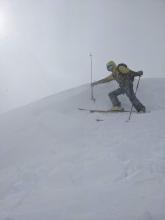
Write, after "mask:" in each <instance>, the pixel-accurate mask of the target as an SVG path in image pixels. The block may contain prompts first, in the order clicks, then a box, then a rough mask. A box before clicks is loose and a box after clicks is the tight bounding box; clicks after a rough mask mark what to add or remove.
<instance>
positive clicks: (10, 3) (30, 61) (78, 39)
mask: <svg viewBox="0 0 165 220" xmlns="http://www.w3.org/2000/svg"><path fill="white" fill-rule="evenodd" d="M164 21H165V1H164V0H83V1H80V0H0V112H3V111H7V110H9V109H12V108H14V107H17V106H20V105H24V104H27V103H30V102H32V101H35V100H37V99H40V98H41V97H45V96H48V95H50V94H53V93H56V92H59V91H62V90H65V89H68V88H72V87H75V86H79V85H81V84H84V83H88V82H89V81H90V59H89V53H90V52H91V53H92V54H93V60H94V66H93V67H94V79H100V78H103V77H105V76H107V74H108V73H107V71H106V68H105V64H106V62H107V61H109V60H111V59H112V60H115V61H116V62H117V63H119V62H124V63H126V64H127V65H128V66H129V67H130V68H132V69H134V70H143V71H144V75H145V77H164V74H165V72H164V70H165V62H164V57H165V44H164V39H165V30H164Z"/></svg>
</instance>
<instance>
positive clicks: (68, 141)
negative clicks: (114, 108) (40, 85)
mask: <svg viewBox="0 0 165 220" xmlns="http://www.w3.org/2000/svg"><path fill="white" fill-rule="evenodd" d="M156 82H157V83H159V87H158V86H157V84H156V83H155V80H152V79H145V80H144V81H142V83H141V86H140V88H139V93H138V96H139V97H140V99H141V100H143V99H144V100H143V101H144V103H146V105H147V108H148V109H150V110H151V113H147V114H132V118H131V121H130V122H128V123H126V120H127V118H128V114H127V113H124V114H123V113H121V114H120V113H118V114H111V113H110V114H100V113H93V114H91V113H89V112H85V111H84V112H83V111H79V110H78V107H89V108H90V107H94V108H100V106H101V107H102V108H104V109H106V108H110V102H109V99H108V98H107V94H108V92H109V90H110V88H111V87H109V85H107V86H99V87H97V88H95V89H94V94H95V96H96V103H92V102H91V101H90V99H89V98H90V97H89V94H90V88H89V86H88V85H86V86H82V87H80V88H75V89H72V90H69V91H66V92H64V93H60V94H58V95H55V96H51V97H48V98H45V99H43V100H41V101H39V102H36V103H33V104H31V105H28V106H25V107H23V108H20V109H16V110H13V111H11V112H8V113H6V114H3V115H1V116H0V152H1V153H0V220H27V219H30V220H45V219H47V220H54V219H56V220H77V219H78V220H100V219H104V220H109V219H113V220H123V219H127V220H132V219H134V220H164V219H165V210H164V203H165V190H164V185H165V156H164V155H165V132H164V130H165V97H162V96H161V97H160V94H161V93H162V92H163V91H164V89H165V88H164V87H165V79H163V80H160V79H156ZM115 86H116V85H115V83H114V84H113V86H112V88H111V89H113V88H114V87H115ZM149 91H150V93H149ZM121 100H122V102H123V101H124V107H125V108H127V109H129V108H130V104H129V102H128V101H127V99H126V98H125V97H121ZM96 119H103V120H104V121H101V122H97V121H96Z"/></svg>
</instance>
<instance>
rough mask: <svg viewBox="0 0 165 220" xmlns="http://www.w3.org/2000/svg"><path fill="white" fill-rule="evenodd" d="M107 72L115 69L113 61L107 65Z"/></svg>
mask: <svg viewBox="0 0 165 220" xmlns="http://www.w3.org/2000/svg"><path fill="white" fill-rule="evenodd" d="M106 65H107V70H108V71H112V70H113V69H114V68H115V67H116V63H115V62H114V61H112V60H111V61H109V62H108V63H107V64H106Z"/></svg>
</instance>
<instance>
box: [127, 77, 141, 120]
mask: <svg viewBox="0 0 165 220" xmlns="http://www.w3.org/2000/svg"><path fill="white" fill-rule="evenodd" d="M139 83H140V76H139V79H138V82H137V85H136V90H135V95H136V93H137V90H138V87H139ZM132 110H133V104H132V106H131V110H130V113H129V117H128V120H127V122H128V121H130V119H131V115H132Z"/></svg>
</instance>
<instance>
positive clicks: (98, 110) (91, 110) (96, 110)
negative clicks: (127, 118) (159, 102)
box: [78, 108, 150, 114]
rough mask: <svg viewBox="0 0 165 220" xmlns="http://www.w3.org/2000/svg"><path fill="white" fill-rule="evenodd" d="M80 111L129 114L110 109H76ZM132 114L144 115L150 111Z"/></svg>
mask: <svg viewBox="0 0 165 220" xmlns="http://www.w3.org/2000/svg"><path fill="white" fill-rule="evenodd" d="M78 110H80V111H88V112H90V113H124V112H130V110H122V111H112V110H111V109H105V110H104V109H88V108H78ZM132 112H133V113H137V114H144V113H150V111H146V112H144V113H143V112H137V111H132Z"/></svg>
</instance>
